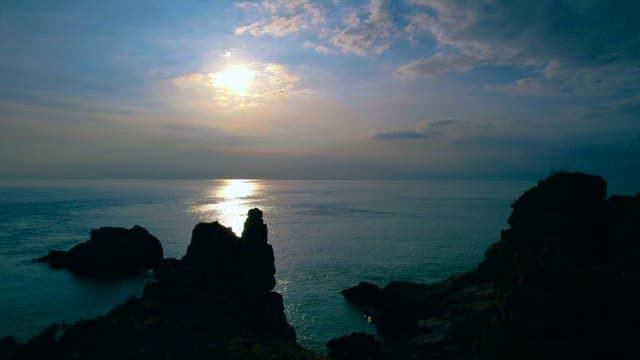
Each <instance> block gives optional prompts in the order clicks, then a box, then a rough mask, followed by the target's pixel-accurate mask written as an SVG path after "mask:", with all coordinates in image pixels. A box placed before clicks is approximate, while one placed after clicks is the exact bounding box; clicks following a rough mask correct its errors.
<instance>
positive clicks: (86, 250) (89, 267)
mask: <svg viewBox="0 0 640 360" xmlns="http://www.w3.org/2000/svg"><path fill="white" fill-rule="evenodd" d="M161 259H162V245H161V244H160V241H158V239H157V238H156V237H155V236H153V235H151V234H150V233H149V232H148V231H147V230H146V229H144V228H143V227H141V226H138V225H135V226H134V227H133V228H131V229H124V228H116V227H102V228H99V229H94V230H91V239H90V240H89V241H86V242H84V243H81V244H78V245H76V246H74V247H72V248H71V249H69V250H68V251H58V250H52V251H50V252H49V254H48V255H47V256H44V257H41V258H38V259H34V261H35V262H47V263H49V266H51V267H52V268H64V269H69V270H70V271H71V272H73V273H74V274H76V275H78V276H84V277H91V278H97V279H118V278H122V277H125V276H128V275H132V274H135V273H136V272H139V271H141V270H144V269H151V268H153V267H154V266H155V265H157V264H158V263H159V262H160V260H161Z"/></svg>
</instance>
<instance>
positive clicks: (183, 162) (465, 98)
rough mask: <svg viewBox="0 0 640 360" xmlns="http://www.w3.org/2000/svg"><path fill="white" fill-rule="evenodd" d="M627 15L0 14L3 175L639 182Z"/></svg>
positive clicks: (548, 5) (231, 6)
mask: <svg viewBox="0 0 640 360" xmlns="http://www.w3.org/2000/svg"><path fill="white" fill-rule="evenodd" d="M638 13H640V3H638V2H637V1H597V0H583V1H576V0H564V1H561V0H557V1H500V0H493V1H488V0H487V1H463V0H447V1H445V0H404V1H401V0H398V1H384V0H372V1H338V0H335V1H306V0H292V1H256V2H254V1H246V2H231V1H229V2H225V1H168V0H167V1H164V0H154V1H63V0H57V1H27V0H21V1H4V2H3V6H2V8H1V9H0V81H1V82H2V86H1V87H0V133H1V134H2V138H1V140H0V161H1V162H2V164H3V166H2V168H1V170H0V176H2V177H31V176H44V177H48V176H50V177H172V178H174V177H223V178H376V179H377V178H398V179H423V178H424V179H429V178H438V179H441V178H469V179H475V178H483V179H484V178H491V179H511V178H527V179H535V178H540V177H543V176H544V175H545V174H546V173H547V172H548V171H549V170H551V169H559V168H566V169H571V170H580V171H587V172H595V173H600V174H602V175H605V176H606V177H608V178H618V179H621V178H623V179H627V180H629V181H635V182H636V183H640V170H638V169H640V161H639V160H638V159H639V158H640V123H639V120H640V119H638V117H639V115H640V22H638V21H636V16H637V14H638Z"/></svg>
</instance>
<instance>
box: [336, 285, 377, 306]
mask: <svg viewBox="0 0 640 360" xmlns="http://www.w3.org/2000/svg"><path fill="white" fill-rule="evenodd" d="M341 294H342V296H344V298H345V299H346V300H347V301H348V302H350V303H351V304H353V305H356V306H370V307H373V306H375V305H376V304H377V303H378V300H379V296H380V288H379V287H378V285H375V284H372V283H369V282H366V281H362V282H360V283H359V284H358V285H357V286H354V287H352V288H349V289H344V290H342V291H341Z"/></svg>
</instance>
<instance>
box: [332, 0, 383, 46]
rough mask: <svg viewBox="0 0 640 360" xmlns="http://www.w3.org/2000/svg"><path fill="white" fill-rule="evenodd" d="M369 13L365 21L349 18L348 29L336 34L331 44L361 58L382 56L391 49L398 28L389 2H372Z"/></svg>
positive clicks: (347, 19) (355, 17)
mask: <svg viewBox="0 0 640 360" xmlns="http://www.w3.org/2000/svg"><path fill="white" fill-rule="evenodd" d="M368 12H369V16H368V18H366V19H365V20H360V18H359V17H358V16H357V15H356V14H351V16H349V17H347V18H346V19H345V25H346V27H345V28H343V29H341V30H338V31H337V32H336V34H335V35H334V36H333V37H332V38H331V43H332V44H333V45H334V46H336V47H338V48H340V49H341V50H342V51H343V52H345V53H352V54H356V55H360V56H365V55H369V54H381V53H383V52H385V51H387V50H388V49H390V48H391V46H392V44H393V36H394V33H395V32H396V27H395V25H394V23H393V17H392V15H391V13H390V12H389V1H388V0H371V2H370V3H369V8H368Z"/></svg>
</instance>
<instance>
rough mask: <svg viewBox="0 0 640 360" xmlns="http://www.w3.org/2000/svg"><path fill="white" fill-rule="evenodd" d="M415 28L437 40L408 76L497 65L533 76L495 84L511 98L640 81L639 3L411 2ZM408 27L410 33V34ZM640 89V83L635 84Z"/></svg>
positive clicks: (591, 91)
mask: <svg viewBox="0 0 640 360" xmlns="http://www.w3.org/2000/svg"><path fill="white" fill-rule="evenodd" d="M408 4H409V5H410V6H412V9H413V12H412V15H411V18H412V19H414V20H413V22H410V23H409V27H411V29H417V28H423V29H428V32H429V34H430V35H431V36H432V37H433V38H434V39H435V40H436V42H437V46H438V47H437V51H436V53H435V54H434V55H432V56H430V57H425V58H421V59H416V60H414V61H411V62H409V63H407V64H405V65H402V66H400V67H399V68H398V69H397V70H396V75H398V76H400V77H402V78H405V79H418V78H429V77H433V76H438V75H441V74H444V73H447V72H465V71H470V70H472V69H474V68H476V67H478V66H483V65H499V66H512V67H516V68H521V69H528V70H532V71H533V72H534V73H535V75H534V76H528V77H526V78H522V79H519V80H517V81H515V82H514V83H512V84H506V85H504V86H494V87H491V89H493V90H498V91H502V92H506V93H509V94H512V95H527V96H530V95H536V96H537V95H544V94H580V95H589V96H596V95H597V96H606V95H612V94H615V93H617V92H619V91H622V90H623V89H624V88H627V87H629V86H630V84H632V83H634V82H635V83H636V84H637V83H638V81H640V71H639V67H638V63H639V61H640V52H638V51H637V49H639V48H640V37H639V36H638V34H639V33H640V22H638V21H636V20H635V18H634V16H633V15H631V14H637V13H639V12H640V3H639V2H633V1H629V2H610V1H604V0H593V1H586V2H585V1H573V0H565V1H548V2H539V1H517V2H516V1H489V0H486V1H467V0H446V1H445V0H409V1H408ZM411 29H410V30H411ZM632 87H634V88H637V86H632Z"/></svg>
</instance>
